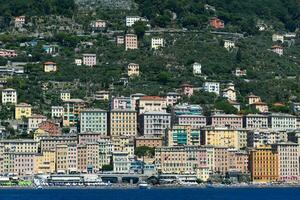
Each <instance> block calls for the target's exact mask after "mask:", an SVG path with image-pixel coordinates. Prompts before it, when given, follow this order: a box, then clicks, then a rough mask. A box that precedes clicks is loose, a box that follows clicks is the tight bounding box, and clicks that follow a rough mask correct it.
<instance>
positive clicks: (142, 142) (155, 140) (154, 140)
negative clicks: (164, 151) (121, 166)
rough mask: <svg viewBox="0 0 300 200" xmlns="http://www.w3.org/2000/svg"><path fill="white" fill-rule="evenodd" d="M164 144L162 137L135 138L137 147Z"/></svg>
mask: <svg viewBox="0 0 300 200" xmlns="http://www.w3.org/2000/svg"><path fill="white" fill-rule="evenodd" d="M162 145H163V139H162V138H161V137H146V136H142V137H137V138H135V147H141V146H147V147H161V146H162Z"/></svg>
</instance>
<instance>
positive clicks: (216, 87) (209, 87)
mask: <svg viewBox="0 0 300 200" xmlns="http://www.w3.org/2000/svg"><path fill="white" fill-rule="evenodd" d="M203 88H204V91H206V92H212V93H215V94H217V95H219V94H220V83H218V82H205V83H204V86H203Z"/></svg>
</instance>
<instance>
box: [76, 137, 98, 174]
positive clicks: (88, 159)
mask: <svg viewBox="0 0 300 200" xmlns="http://www.w3.org/2000/svg"><path fill="white" fill-rule="evenodd" d="M77 158H78V171H79V172H83V173H97V172H99V144H98V143H86V144H80V145H78V146H77Z"/></svg>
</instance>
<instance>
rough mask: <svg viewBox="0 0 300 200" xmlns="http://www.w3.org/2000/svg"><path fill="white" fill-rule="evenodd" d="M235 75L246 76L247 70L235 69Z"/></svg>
mask: <svg viewBox="0 0 300 200" xmlns="http://www.w3.org/2000/svg"><path fill="white" fill-rule="evenodd" d="M234 75H235V76H237V77H240V76H246V75H247V70H245V69H240V68H236V69H235V71H234Z"/></svg>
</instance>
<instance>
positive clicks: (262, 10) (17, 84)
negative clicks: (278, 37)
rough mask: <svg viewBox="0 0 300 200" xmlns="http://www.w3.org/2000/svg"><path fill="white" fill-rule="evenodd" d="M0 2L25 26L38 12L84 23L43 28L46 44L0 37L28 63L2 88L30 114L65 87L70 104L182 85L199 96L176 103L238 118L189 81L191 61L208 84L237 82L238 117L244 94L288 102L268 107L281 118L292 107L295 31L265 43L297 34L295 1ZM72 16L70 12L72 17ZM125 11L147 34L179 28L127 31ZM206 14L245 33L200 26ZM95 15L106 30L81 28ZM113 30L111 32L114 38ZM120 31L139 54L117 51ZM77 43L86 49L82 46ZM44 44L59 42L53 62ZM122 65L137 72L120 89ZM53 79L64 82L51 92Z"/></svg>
mask: <svg viewBox="0 0 300 200" xmlns="http://www.w3.org/2000/svg"><path fill="white" fill-rule="evenodd" d="M0 2H3V4H1V7H0V16H10V17H12V16H16V15H23V14H25V15H26V16H28V21H29V22H31V21H30V20H31V18H34V17H33V16H39V18H41V19H46V18H47V16H43V15H44V14H51V15H65V16H67V17H68V16H72V20H73V19H74V20H75V21H76V23H78V24H80V25H82V27H83V31H84V33H85V34H82V35H80V36H79V35H78V34H76V33H75V32H72V31H59V30H58V29H55V30H53V31H49V30H48V29H43V30H46V31H47V32H46V33H48V32H50V33H49V34H48V35H47V37H44V38H36V37H33V36H31V35H30V33H29V34H28V35H30V36H28V35H26V34H21V33H18V34H15V35H13V34H1V35H0V41H2V42H3V43H4V44H5V47H6V48H11V49H17V50H18V52H19V56H18V57H17V58H15V59H12V60H14V61H27V62H33V64H30V65H27V67H26V73H27V77H26V78H25V76H24V77H14V78H12V79H10V80H8V85H7V86H8V87H13V88H16V89H17V90H18V96H19V102H28V103H31V104H33V105H34V109H35V112H42V111H43V112H44V114H48V113H47V112H49V108H50V106H51V105H59V104H60V102H59V91H60V90H61V89H67V90H70V91H71V95H72V97H74V98H85V99H89V97H91V96H92V95H93V93H94V92H95V91H96V90H110V91H111V94H112V95H130V94H131V93H137V92H142V93H145V94H148V95H165V94H166V93H167V92H171V91H176V90H177V89H179V86H180V84H182V83H190V84H192V85H194V86H195V87H196V88H200V90H199V91H196V92H195V95H193V96H192V97H191V98H187V97H184V98H183V101H187V102H190V103H198V104H202V105H203V106H204V109H205V112H206V113H207V114H209V109H206V108H211V107H214V108H217V109H223V110H224V111H225V112H226V113H236V112H237V111H236V109H234V108H233V107H232V106H231V105H229V104H228V103H227V102H226V101H225V100H224V99H222V98H220V97H217V96H216V95H214V94H211V93H207V92H204V91H202V90H201V87H202V84H203V82H204V81H205V79H204V77H197V76H194V75H193V73H192V67H191V65H192V63H194V62H199V63H201V64H202V72H203V74H204V75H205V76H206V77H207V80H215V81H219V82H220V83H221V84H222V88H223V87H224V85H225V84H226V83H228V82H230V81H232V82H233V83H234V84H235V86H236V89H237V91H238V94H237V96H238V101H239V102H240V103H241V104H242V109H243V110H242V112H243V113H248V112H255V111H251V110H249V109H248V108H247V107H246V106H245V104H246V100H245V97H246V96H247V95H248V94H249V93H254V94H257V95H259V96H261V97H262V100H263V101H265V102H267V103H268V104H269V105H270V106H271V105H272V104H273V103H274V102H283V103H285V105H286V106H284V107H282V108H280V110H278V109H279V108H276V107H273V106H271V110H274V111H282V112H288V111H289V110H288V109H287V106H288V104H289V103H290V102H291V101H300V81H299V78H300V76H299V75H300V67H299V64H300V52H299V48H300V37H299V34H298V35H297V37H296V38H294V39H292V40H289V41H287V42H285V43H284V44H280V43H278V42H272V39H271V36H272V34H273V33H277V32H289V31H297V30H296V28H298V27H299V25H300V24H299V22H300V19H299V13H300V11H299V9H300V5H299V2H298V1H296V0H256V1H254V0H247V1H237V0H231V1H229V0H207V1H204V0H136V3H137V9H132V10H107V9H103V8H102V7H101V5H100V6H98V7H97V6H95V7H93V8H91V7H88V8H84V7H79V8H78V7H77V6H75V4H74V3H73V1H68V0H63V1H62V0H59V1H58V0H52V1H50V0H48V1H46V0H43V1H35V0H30V1H28V2H26V5H23V4H24V2H23V1H17V0H13V1H3V0H2V1H1V0H0ZM205 4H209V5H211V6H213V7H214V8H215V11H214V9H213V8H211V7H210V8H209V9H205V6H204V5H205ZM2 5H3V6H2ZM14 5H15V6H16V7H14ZM49 6H50V7H49ZM48 8H49V9H48ZM50 8H51V9H50ZM74 10H76V12H75V13H76V15H72V12H73V11H74ZM126 15H140V16H145V17H146V18H148V19H149V20H150V24H151V26H152V28H157V27H165V28H166V29H168V28H176V29H177V30H185V31H179V32H176V33H151V35H150V34H149V33H147V27H146V25H145V23H137V24H135V25H134V27H133V28H132V29H130V28H126V27H125V25H124V18H125V16H126ZM213 16H218V17H219V18H221V19H222V20H224V21H225V29H224V30H222V31H227V32H239V33H243V34H244V36H245V37H241V38H237V37H235V36H232V35H222V36H221V35H216V34H214V33H212V32H211V30H212V29H211V28H210V27H209V26H208V20H209V19H210V18H211V17H213ZM47 19H48V18H47ZM95 19H104V20H107V22H108V30H105V31H103V32H102V33H99V34H95V35H92V34H91V30H90V27H89V24H90V22H91V21H92V20H95ZM55 20H56V18H55ZM57 20H59V19H57ZM259 20H260V21H263V22H264V23H265V24H267V26H268V27H267V29H266V31H263V32H260V31H258V29H257V27H256V25H257V22H258V21H259ZM32 21H33V20H32ZM36 21H37V20H36ZM41 21H42V22H43V23H47V22H48V21H47V20H44V21H43V20H41ZM57 24H59V21H58V22H57ZM48 25H49V24H47V26H48ZM50 25H53V24H50ZM44 26H46V25H44ZM70 26H72V24H71V25H70ZM35 28H37V29H39V30H41V29H42V28H43V26H42V25H41V24H38V25H35ZM182 28H187V29H182ZM111 30H113V31H115V30H118V32H117V33H112V32H110V31H111ZM125 32H135V33H136V34H138V35H139V49H138V50H133V51H125V50H124V47H123V46H117V45H116V44H115V42H114V38H115V36H116V35H123V34H124V33H125ZM153 36H161V37H163V38H164V39H165V41H166V45H165V47H164V48H162V49H159V50H157V51H154V50H152V49H150V44H151V37H153ZM225 39H230V40H235V41H236V48H235V49H232V50H230V51H228V50H226V49H225V48H224V47H223V41H224V40H225ZM32 40H36V41H37V42H38V44H37V46H25V47H24V46H23V47H20V43H22V42H28V41H32ZM84 42H90V43H92V44H93V45H92V46H88V47H87V46H86V45H84V44H83V43H84ZM44 44H57V45H58V46H59V54H58V55H57V56H55V57H52V56H51V55H47V54H46V53H45V52H44V51H43V50H42V47H43V45H44ZM274 44H280V45H282V46H283V47H284V55H283V56H278V55H277V54H275V53H273V52H270V51H269V50H268V49H270V47H271V46H272V45H274ZM82 53H96V54H97V60H98V64H97V66H96V67H94V68H90V67H86V66H76V65H74V64H73V63H74V59H75V58H80V57H81V55H82ZM29 54H30V55H31V56H30V57H29V56H28V55H29ZM49 60H51V61H55V62H56V63H57V64H58V71H57V72H55V73H44V72H43V70H42V62H44V61H49ZM5 62H6V60H5V59H0V64H1V65H3V63H5ZM130 62H134V63H138V64H139V65H140V71H141V75H140V77H138V78H133V79H129V82H128V83H126V84H124V83H123V82H122V81H121V80H122V78H127V75H126V67H127V64H128V63H130ZM238 67H239V68H242V69H246V70H247V75H246V76H245V77H240V78H238V77H235V76H234V75H233V74H232V71H233V70H235V69H236V68H238ZM53 81H59V82H68V83H70V84H69V85H64V84H61V87H58V86H55V84H54V83H53ZM43 84H47V88H48V90H47V91H43V90H42V85H43ZM90 103H91V104H90V105H91V106H98V107H99V106H101V107H103V108H107V102H102V103H99V102H90ZM3 113H4V114H3V115H5V116H9V115H10V114H9V110H8V109H7V108H3ZM5 113H7V114H5ZM5 116H1V118H2V119H4V118H5Z"/></svg>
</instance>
